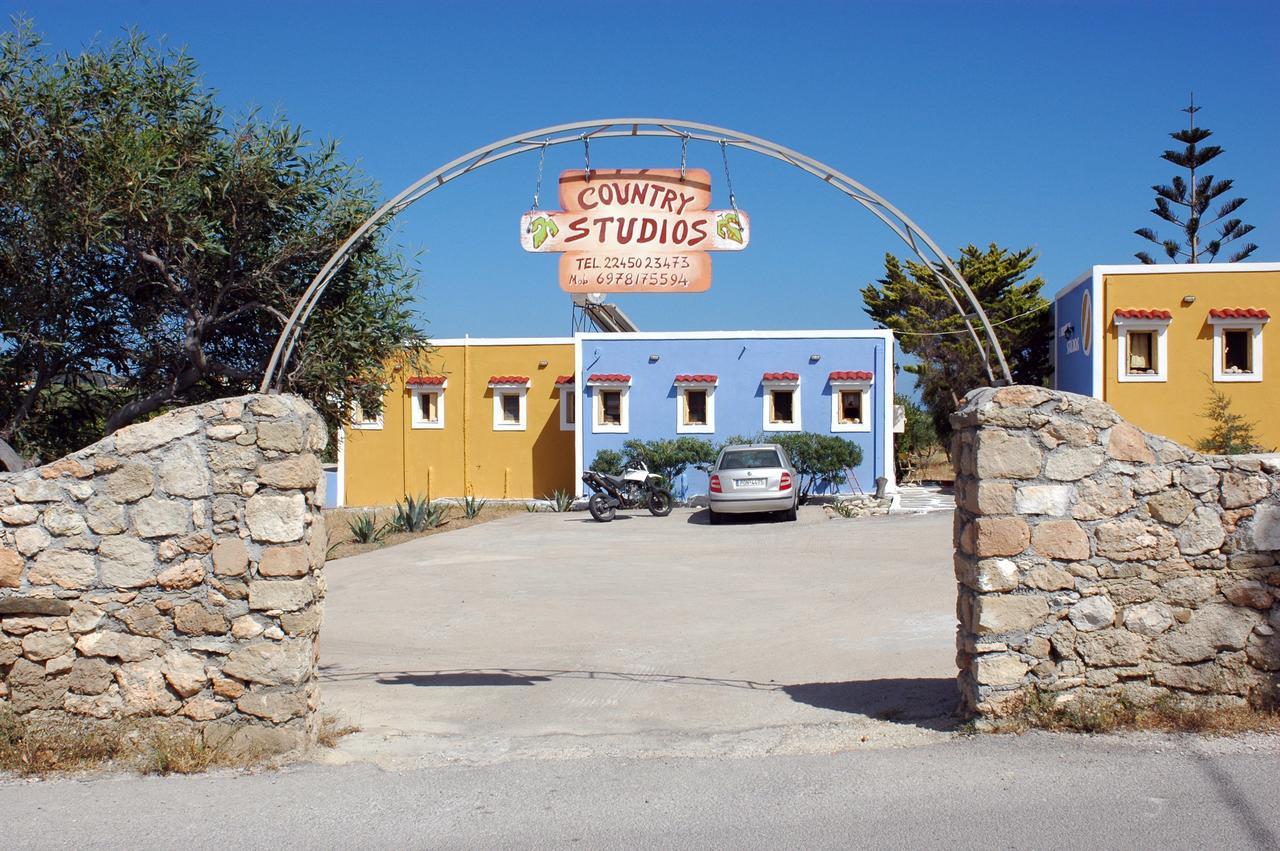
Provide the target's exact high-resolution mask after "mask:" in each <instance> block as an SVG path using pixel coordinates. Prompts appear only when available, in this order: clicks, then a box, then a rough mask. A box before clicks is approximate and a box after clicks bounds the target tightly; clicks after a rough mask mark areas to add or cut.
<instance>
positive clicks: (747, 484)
mask: <svg viewBox="0 0 1280 851" xmlns="http://www.w3.org/2000/svg"><path fill="white" fill-rule="evenodd" d="M764 485H765V480H764V479H734V480H733V486H734V487H735V488H744V489H745V488H763V487H764Z"/></svg>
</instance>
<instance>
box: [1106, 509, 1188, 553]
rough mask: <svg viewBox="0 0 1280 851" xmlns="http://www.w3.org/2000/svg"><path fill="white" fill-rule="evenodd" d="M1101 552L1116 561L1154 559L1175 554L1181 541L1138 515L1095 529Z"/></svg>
mask: <svg viewBox="0 0 1280 851" xmlns="http://www.w3.org/2000/svg"><path fill="white" fill-rule="evenodd" d="M1095 535H1096V536H1097V544H1098V555H1099V556H1100V557H1102V558H1109V559H1114V560H1116V561H1151V560H1156V559H1165V558H1168V557H1170V556H1172V555H1173V554H1174V552H1175V551H1176V550H1177V546H1178V542H1177V540H1176V539H1175V538H1174V537H1173V535H1171V534H1169V533H1168V532H1167V531H1165V530H1164V529H1163V528H1161V527H1159V526H1154V525H1149V524H1146V523H1143V522H1142V521H1141V520H1138V519H1136V518H1129V519H1123V520H1112V521H1110V522H1108V523H1103V524H1102V525H1100V526H1098V527H1097V529H1096V530H1095Z"/></svg>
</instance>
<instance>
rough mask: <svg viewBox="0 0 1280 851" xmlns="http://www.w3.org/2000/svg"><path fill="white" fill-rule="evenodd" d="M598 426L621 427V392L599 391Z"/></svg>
mask: <svg viewBox="0 0 1280 851" xmlns="http://www.w3.org/2000/svg"><path fill="white" fill-rule="evenodd" d="M600 424H601V425H610V426H620V425H622V391H621V390H601V391H600Z"/></svg>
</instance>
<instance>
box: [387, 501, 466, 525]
mask: <svg viewBox="0 0 1280 851" xmlns="http://www.w3.org/2000/svg"><path fill="white" fill-rule="evenodd" d="M482 507H483V506H482ZM477 513H479V512H478V511H477ZM448 517H449V506H448V505H446V504H445V503H443V502H429V501H428V500H427V498H426V497H425V496H420V497H417V498H416V499H415V498H414V497H411V496H408V495H407V494H406V495H405V498H404V501H403V502H397V503H396V509H395V513H394V514H393V515H392V516H391V522H390V525H391V527H392V528H393V529H395V530H396V531H397V532H423V531H426V530H427V529H434V528H436V527H437V526H439V525H440V524H442V523H444V521H445V520H447V519H448Z"/></svg>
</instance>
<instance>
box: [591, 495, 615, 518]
mask: <svg viewBox="0 0 1280 851" xmlns="http://www.w3.org/2000/svg"><path fill="white" fill-rule="evenodd" d="M587 511H590V512H591V516H592V517H594V518H595V519H597V520H599V521H600V522H601V523H608V522H609V521H610V520H612V519H613V517H614V515H615V514H617V513H618V510H617V509H616V508H614V507H613V506H612V505H610V504H609V498H608V497H606V496H605V495H604V494H602V493H595V494H592V495H591V499H589V500H588V501H587Z"/></svg>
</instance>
